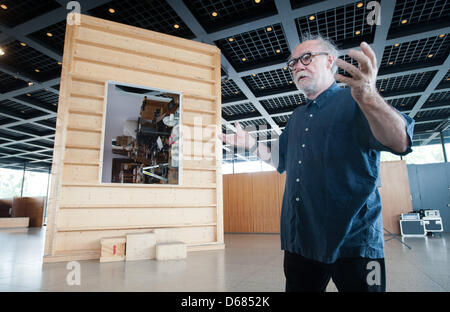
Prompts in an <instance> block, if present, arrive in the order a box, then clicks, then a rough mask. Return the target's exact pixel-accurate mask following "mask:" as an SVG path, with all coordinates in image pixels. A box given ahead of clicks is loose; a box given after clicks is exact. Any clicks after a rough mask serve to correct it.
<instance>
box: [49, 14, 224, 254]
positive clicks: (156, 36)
mask: <svg viewBox="0 0 450 312" xmlns="http://www.w3.org/2000/svg"><path fill="white" fill-rule="evenodd" d="M68 20H70V18H68ZM72 20H76V19H72ZM65 40H66V41H65V46H64V57H63V67H62V77H61V89H60V97H59V105H58V116H57V123H56V134H55V146H54V154H53V166H52V176H51V189H50V196H49V205H48V218H47V233H46V243H45V251H44V261H45V262H52V261H69V260H85V259H99V258H100V250H101V244H100V241H101V239H102V238H106V237H120V236H125V235H127V234H130V233H145V232H150V231H151V230H153V229H161V228H164V229H170V230H171V231H173V233H174V234H173V235H174V236H175V237H182V238H183V240H182V242H183V243H185V244H186V245H187V246H188V251H194V250H212V249H223V248H224V243H223V242H224V241H223V215H222V173H221V162H222V143H221V141H220V140H219V139H218V137H217V133H218V131H221V102H220V101H221V79H220V76H221V73H220V68H221V67H220V50H219V49H218V48H216V47H214V46H211V45H207V44H203V43H199V42H195V41H190V40H186V39H182V38H178V37H174V36H169V35H165V34H160V33H157V32H153V31H149V30H145V29H139V28H136V27H132V26H127V25H122V24H118V23H115V22H110V21H105V20H102V19H98V18H93V17H89V16H85V15H80V23H79V24H78V25H69V24H68V25H67V27H66V37H65ZM109 80H113V81H120V82H123V83H128V84H134V85H141V86H148V87H149V88H159V89H164V90H173V91H175V92H179V93H181V94H182V97H183V99H182V101H183V111H182V118H181V119H182V125H181V126H182V129H183V130H182V134H183V137H182V155H183V157H182V160H181V161H182V171H181V172H180V174H181V175H182V183H181V184H180V185H168V184H161V185H135V184H118V183H101V182H100V181H101V171H102V163H101V155H102V152H103V151H102V149H103V142H102V140H103V137H104V125H105V106H106V102H105V101H106V98H105V97H106V95H105V94H106V83H107V81H109ZM199 119H200V120H201V125H200V126H199V127H197V126H198V120H199ZM199 130H200V132H199ZM195 131H197V132H196V133H197V135H195V133H194V132H195ZM189 133H190V134H191V135H188V134H189ZM199 133H200V135H198V134H199ZM199 146H202V148H199ZM205 156H206V157H205Z"/></svg>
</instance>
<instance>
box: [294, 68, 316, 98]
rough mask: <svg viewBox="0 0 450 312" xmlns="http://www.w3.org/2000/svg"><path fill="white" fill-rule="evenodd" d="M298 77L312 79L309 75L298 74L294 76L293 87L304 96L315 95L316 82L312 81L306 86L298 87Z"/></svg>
mask: <svg viewBox="0 0 450 312" xmlns="http://www.w3.org/2000/svg"><path fill="white" fill-rule="evenodd" d="M299 76H304V77H309V78H307V79H310V80H311V79H312V77H311V76H310V75H309V74H306V73H302V72H298V73H297V74H296V75H295V80H294V82H295V85H296V86H297V89H298V90H300V92H302V93H304V94H305V95H310V94H311V95H312V94H315V93H316V90H317V87H316V81H314V80H312V81H311V82H310V83H309V84H308V85H306V86H300V84H299V83H298V78H299Z"/></svg>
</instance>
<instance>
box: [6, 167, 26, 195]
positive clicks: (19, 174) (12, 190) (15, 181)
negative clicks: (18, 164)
mask: <svg viewBox="0 0 450 312" xmlns="http://www.w3.org/2000/svg"><path fill="white" fill-rule="evenodd" d="M22 179H23V170H14V169H4V168H0V198H13V197H14V196H20V191H21V189H22Z"/></svg>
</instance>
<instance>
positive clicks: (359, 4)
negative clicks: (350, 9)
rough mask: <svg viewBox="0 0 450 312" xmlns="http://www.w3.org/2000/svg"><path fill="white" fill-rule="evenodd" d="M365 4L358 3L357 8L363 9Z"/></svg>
mask: <svg viewBox="0 0 450 312" xmlns="http://www.w3.org/2000/svg"><path fill="white" fill-rule="evenodd" d="M363 5H364V4H363V3H362V2H360V3H358V4H357V5H356V6H357V7H358V8H362V7H363Z"/></svg>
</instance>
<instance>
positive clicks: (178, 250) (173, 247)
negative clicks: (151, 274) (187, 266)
mask: <svg viewBox="0 0 450 312" xmlns="http://www.w3.org/2000/svg"><path fill="white" fill-rule="evenodd" d="M186 256H187V247H186V244H185V243H182V242H169V243H162V244H157V245H156V260H179V259H185V258H186Z"/></svg>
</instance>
